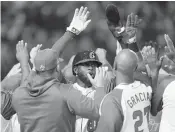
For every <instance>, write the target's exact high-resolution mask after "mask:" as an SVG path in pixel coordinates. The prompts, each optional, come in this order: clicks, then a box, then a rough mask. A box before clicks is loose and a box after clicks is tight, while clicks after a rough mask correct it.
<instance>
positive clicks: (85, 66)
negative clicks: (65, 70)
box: [74, 62, 99, 86]
mask: <svg viewBox="0 0 175 132" xmlns="http://www.w3.org/2000/svg"><path fill="white" fill-rule="evenodd" d="M98 66H99V65H98V64H97V62H85V63H81V64H78V65H77V66H75V68H74V72H75V74H76V75H77V76H78V78H79V79H80V80H81V81H82V82H83V83H85V84H86V85H87V86H92V84H91V83H90V80H89V79H88V77H87V74H88V73H89V74H90V75H91V76H92V78H94V77H95V72H96V68H97V67H98Z"/></svg>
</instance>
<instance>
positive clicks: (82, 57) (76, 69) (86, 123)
mask: <svg viewBox="0 0 175 132" xmlns="http://www.w3.org/2000/svg"><path fill="white" fill-rule="evenodd" d="M101 65H102V63H101V62H100V61H99V60H98V57H97V55H96V53H95V52H94V51H82V52H79V53H77V54H76V55H75V57H74V60H73V63H72V73H73V75H74V76H75V77H76V81H75V83H74V84H73V87H74V88H75V89H77V90H79V91H81V92H82V94H83V95H85V96H87V97H90V98H92V99H94V94H95V91H96V88H94V87H93V86H92V84H91V82H90V80H89V78H88V74H89V75H90V76H91V77H92V78H94V77H95V73H96V68H98V67H100V66H101ZM96 126H97V122H96V121H95V120H89V119H87V118H82V117H79V116H77V119H76V124H75V132H88V131H95V129H96Z"/></svg>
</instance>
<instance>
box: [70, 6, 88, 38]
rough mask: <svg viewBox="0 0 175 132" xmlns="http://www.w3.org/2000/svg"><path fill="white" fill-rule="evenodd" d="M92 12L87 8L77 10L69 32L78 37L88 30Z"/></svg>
mask: <svg viewBox="0 0 175 132" xmlns="http://www.w3.org/2000/svg"><path fill="white" fill-rule="evenodd" d="M89 14H90V12H89V11H88V8H87V7H83V6H82V7H81V8H80V9H78V8H77V9H75V13H74V17H73V19H72V22H71V24H70V26H69V27H68V28H67V31H70V32H72V33H74V34H76V35H78V34H80V33H81V32H82V31H83V30H85V29H86V27H87V26H88V24H89V23H90V22H91V20H88V17H89Z"/></svg>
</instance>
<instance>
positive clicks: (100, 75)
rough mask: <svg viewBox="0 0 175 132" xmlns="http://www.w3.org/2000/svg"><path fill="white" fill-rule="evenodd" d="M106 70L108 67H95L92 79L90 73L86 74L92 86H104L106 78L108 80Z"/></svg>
mask: <svg viewBox="0 0 175 132" xmlns="http://www.w3.org/2000/svg"><path fill="white" fill-rule="evenodd" d="M107 70H108V68H106V67H99V68H96V74H95V78H94V79H93V78H92V77H91V75H90V74H87V76H88V78H89V80H90V82H91V84H92V86H94V87H95V88H98V87H104V86H105V84H106V83H107V80H108V78H107Z"/></svg>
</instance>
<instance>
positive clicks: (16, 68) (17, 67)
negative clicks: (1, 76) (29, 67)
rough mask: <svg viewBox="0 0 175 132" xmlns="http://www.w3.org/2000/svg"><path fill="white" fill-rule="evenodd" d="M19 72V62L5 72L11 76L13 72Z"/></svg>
mask: <svg viewBox="0 0 175 132" xmlns="http://www.w3.org/2000/svg"><path fill="white" fill-rule="evenodd" d="M20 72H21V67H20V63H18V64H15V65H14V66H13V67H12V69H11V70H10V71H9V73H8V74H7V77H10V76H13V75H15V74H18V73H20Z"/></svg>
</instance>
